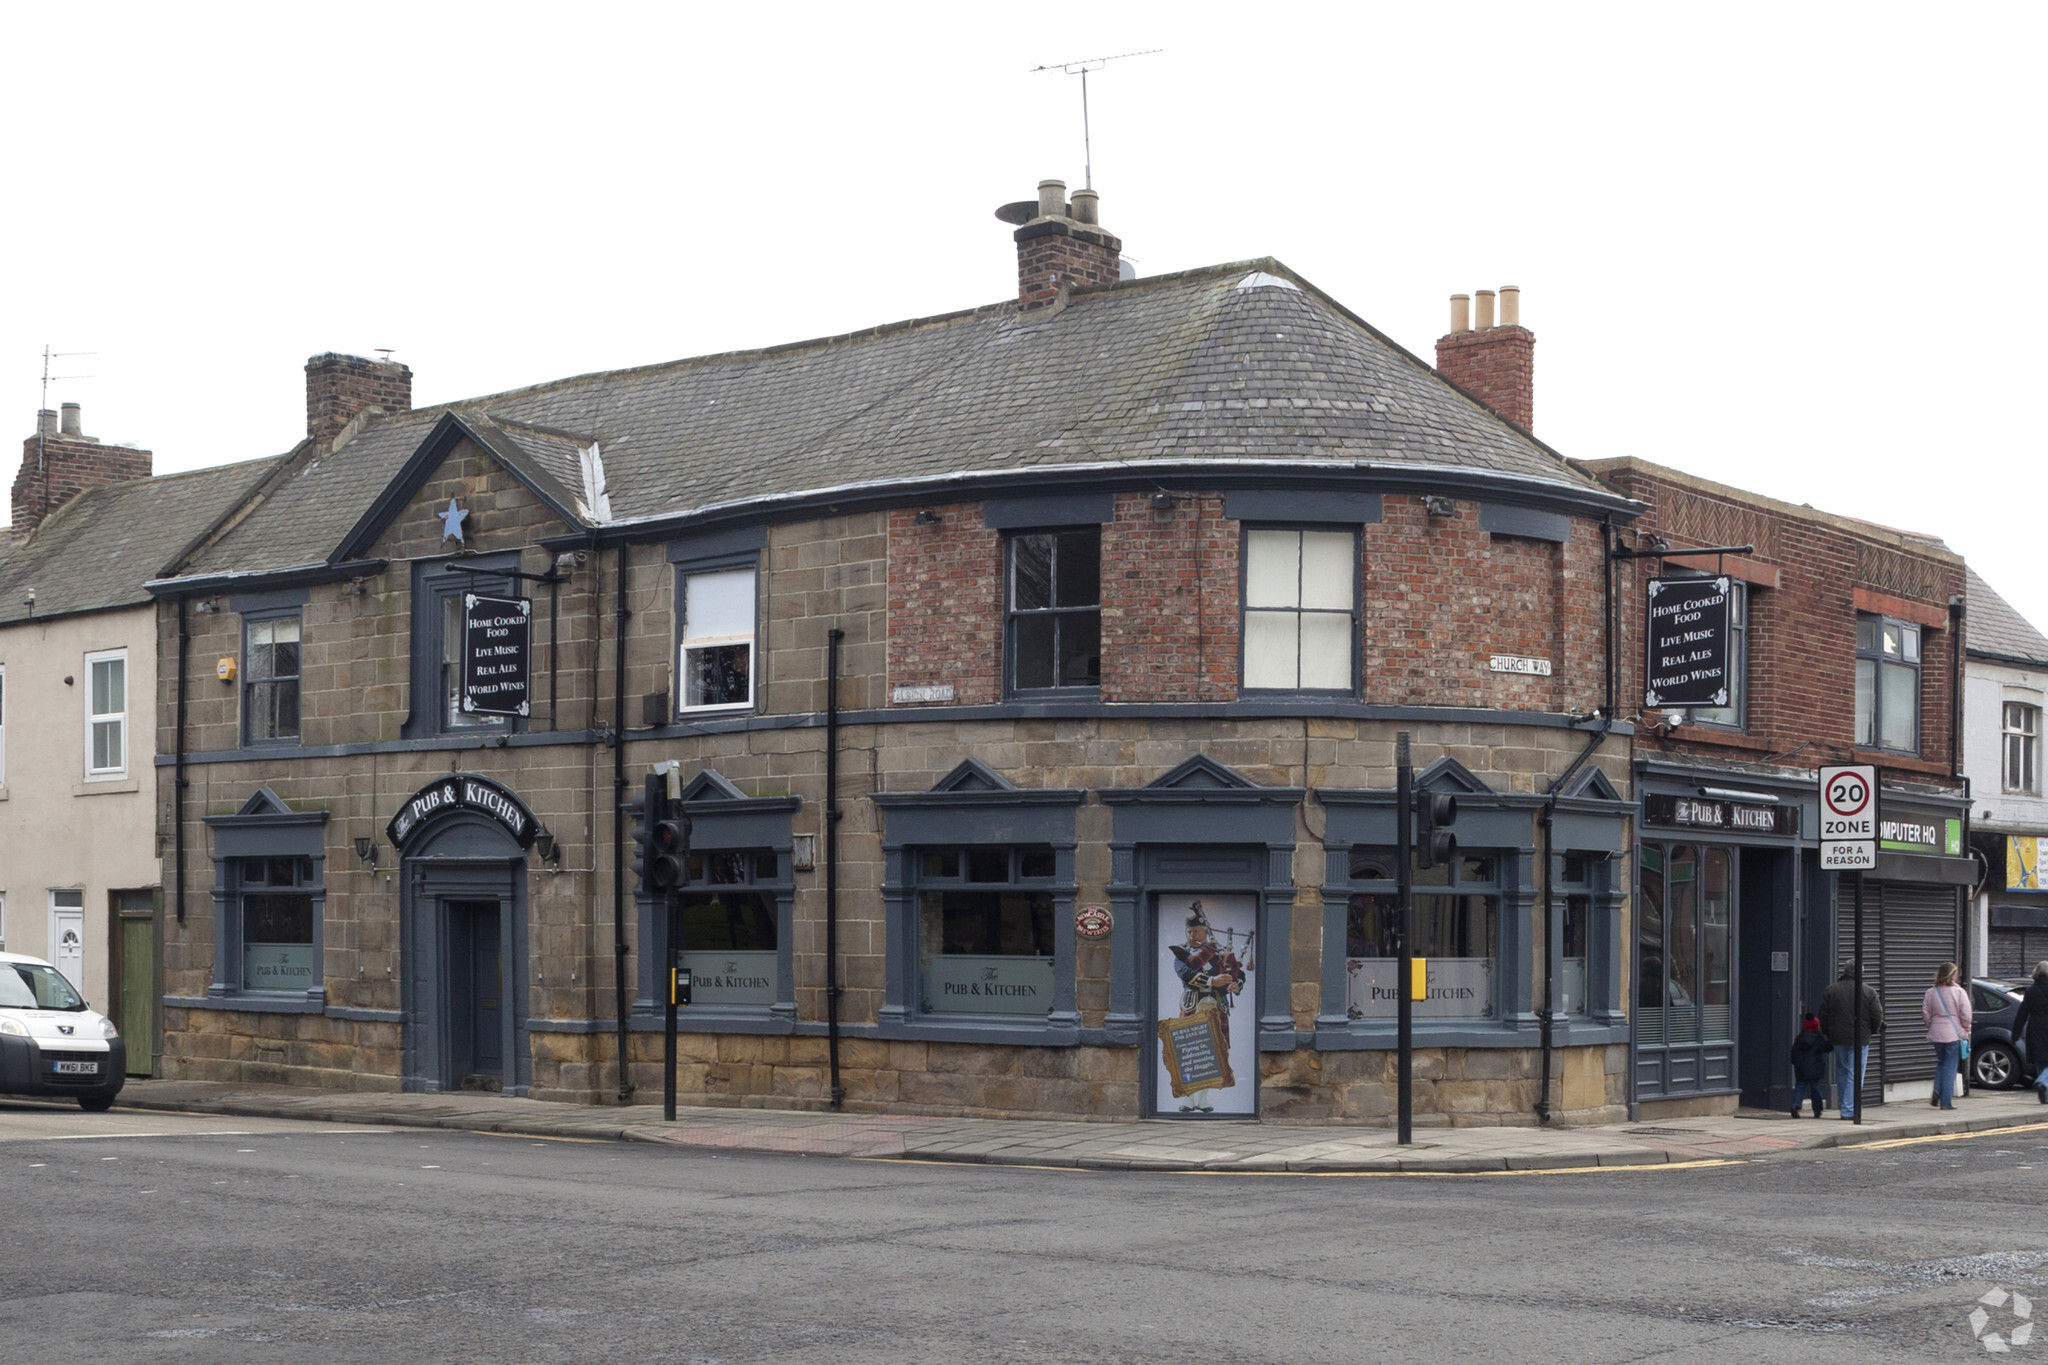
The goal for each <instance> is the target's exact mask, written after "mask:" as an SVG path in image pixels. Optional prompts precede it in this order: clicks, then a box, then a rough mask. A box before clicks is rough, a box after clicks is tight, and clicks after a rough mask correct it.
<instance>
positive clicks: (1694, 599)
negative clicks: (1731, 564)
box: [1643, 577, 1729, 708]
mask: <svg viewBox="0 0 2048 1365" xmlns="http://www.w3.org/2000/svg"><path fill="white" fill-rule="evenodd" d="M1728 587H1729V580H1728V579H1727V578H1726V577H1721V578H1653V579H1651V580H1650V584H1649V588H1648V592H1647V599H1646V600H1647V601H1648V604H1649V623H1648V626H1647V628H1646V629H1645V631H1644V635H1645V636H1646V637H1647V639H1648V641H1649V657H1648V659H1647V660H1646V666H1645V668H1644V670H1643V677H1644V679H1645V686H1644V688H1643V705H1645V706H1648V707H1652V708H1656V707H1665V706H1726V705H1727V704H1728V596H1729V593H1728Z"/></svg>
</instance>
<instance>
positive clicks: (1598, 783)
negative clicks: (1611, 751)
mask: <svg viewBox="0 0 2048 1365" xmlns="http://www.w3.org/2000/svg"><path fill="white" fill-rule="evenodd" d="M1559 795H1561V796H1572V797H1581V798H1584V799H1586V800H1590V801H1620V800H1622V799H1623V797H1622V795H1621V793H1620V792H1618V791H1616V790H1615V789H1614V783H1613V782H1611V781H1609V780H1608V777H1607V774H1606V773H1604V772H1602V771H1600V769H1598V768H1590V767H1589V768H1587V769H1585V770H1584V771H1582V772H1580V773H1579V774H1578V775H1577V776H1576V777H1574V778H1573V779H1572V781H1571V785H1570V786H1568V787H1566V788H1565V789H1564V791H1562V792H1561V793H1559Z"/></svg>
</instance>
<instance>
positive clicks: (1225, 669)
mask: <svg viewBox="0 0 2048 1365" xmlns="http://www.w3.org/2000/svg"><path fill="white" fill-rule="evenodd" d="M1176 496H1177V497H1178V499H1179V505H1178V506H1176V507H1175V508H1174V509H1173V510H1172V511H1170V512H1155V511H1153V510H1152V503H1151V498H1150V497H1149V496H1148V495H1147V494H1143V493H1125V494H1122V495H1120V496H1119V497H1118V498H1117V500H1116V520H1115V521H1113V522H1111V523H1110V524H1109V525H1108V526H1105V527H1103V528H1102V699H1103V700H1104V701H1234V700H1236V698H1237V681H1238V665H1237V648H1238V642H1237V637H1238V568H1237V564H1238V545H1239V543H1240V542H1239V536H1238V527H1239V524H1240V523H1238V522H1235V521H1229V520H1226V519H1225V518H1224V515H1223V495H1222V494H1220V493H1201V494H1190V493H1181V494H1178V495H1176Z"/></svg>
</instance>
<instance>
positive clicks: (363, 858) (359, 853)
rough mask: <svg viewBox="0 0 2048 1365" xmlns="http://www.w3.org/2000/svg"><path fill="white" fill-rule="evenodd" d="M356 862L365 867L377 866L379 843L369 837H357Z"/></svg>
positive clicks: (359, 835)
mask: <svg viewBox="0 0 2048 1365" xmlns="http://www.w3.org/2000/svg"><path fill="white" fill-rule="evenodd" d="M356 861H357V862H359V863H361V864H362V865H363V866H364V867H370V868H374V867H376V866H377V841H376V840H375V839H372V838H370V837H369V836H368V835H363V834H358V835H357V836H356Z"/></svg>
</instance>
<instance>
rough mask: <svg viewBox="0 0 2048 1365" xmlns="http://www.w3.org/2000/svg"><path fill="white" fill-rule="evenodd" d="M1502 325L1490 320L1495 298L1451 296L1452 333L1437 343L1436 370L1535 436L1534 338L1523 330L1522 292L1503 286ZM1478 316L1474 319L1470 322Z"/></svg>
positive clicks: (1490, 294) (1485, 293)
mask: <svg viewBox="0 0 2048 1365" xmlns="http://www.w3.org/2000/svg"><path fill="white" fill-rule="evenodd" d="M1499 298H1500V322H1499V323H1498V325H1496V324H1495V322H1494V320H1493V305H1494V292H1493V291H1492V290H1491V289H1482V290H1480V291H1479V299H1478V308H1477V309H1476V310H1474V309H1473V308H1472V302H1473V300H1471V299H1470V298H1468V297H1466V296H1465V295H1463V294H1453V295H1451V330H1450V331H1449V332H1447V333H1446V334H1444V335H1443V336H1441V337H1438V338H1437V342H1436V370H1437V373H1438V374H1440V375H1442V376H1443V377H1444V378H1446V379H1448V380H1450V381H1451V382H1452V383H1453V384H1456V385H1457V386H1458V387H1459V388H1461V389H1463V390H1464V391H1465V392H1467V393H1469V394H1471V395H1472V396H1473V397H1474V398H1477V399H1478V400H1479V401H1480V402H1482V403H1484V404H1486V406H1488V407H1489V408H1492V409H1493V410H1494V411H1495V412H1497V413H1499V414H1500V415H1501V416H1503V417H1505V418H1507V419H1508V420H1509V421H1510V422H1513V423H1514V424H1515V425H1516V426H1518V427H1520V428H1521V429H1522V430H1524V431H1532V430H1534V425H1533V419H1534V413H1535V406H1536V334H1535V333H1534V332H1532V331H1530V330H1529V329H1528V328H1526V327H1524V326H1523V325H1522V291H1521V290H1520V289H1518V288H1516V287H1515V286H1514V285H1511V284H1509V285H1503V286H1501V291H1500V296H1499ZM1475 311H1476V312H1477V317H1476V318H1475V317H1474V316H1473V314H1474V312H1475Z"/></svg>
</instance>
